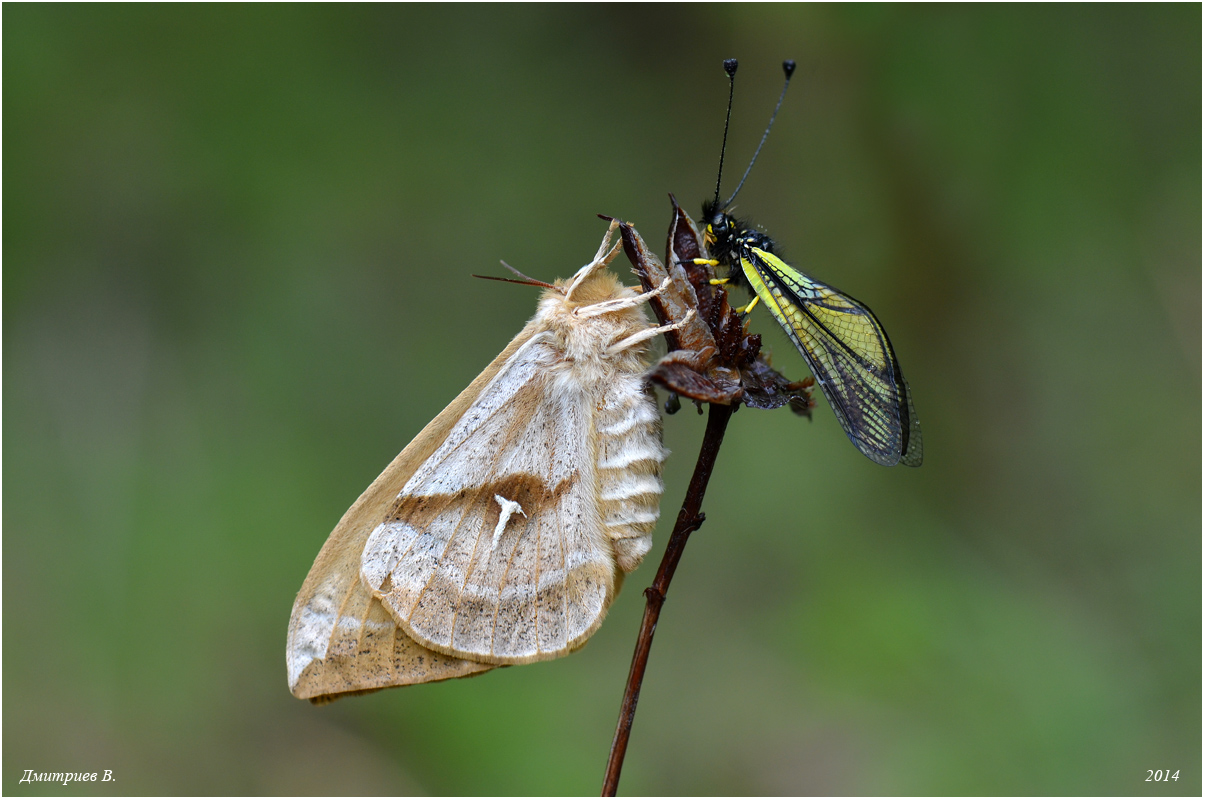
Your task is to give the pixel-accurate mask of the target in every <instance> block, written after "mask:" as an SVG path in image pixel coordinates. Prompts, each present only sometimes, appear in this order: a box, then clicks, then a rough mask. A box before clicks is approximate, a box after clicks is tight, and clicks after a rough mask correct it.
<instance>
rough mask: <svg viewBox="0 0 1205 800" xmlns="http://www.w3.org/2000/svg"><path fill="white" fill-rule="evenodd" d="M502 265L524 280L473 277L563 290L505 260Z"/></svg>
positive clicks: (486, 276) (488, 276) (483, 276)
mask: <svg viewBox="0 0 1205 800" xmlns="http://www.w3.org/2000/svg"><path fill="white" fill-rule="evenodd" d="M502 266H504V267H506V268H507V269H509V270H510V271H511V272H513V273H515V274H516V275H518V276H519V277H520V278H522V279H523V280H520V281H517V280H515V279H514V278H498V277H495V276H493V275H473V277H474V278H481V279H482V280H483V281H501V282H502V283H518V284H520V285H522V286H539V287H541V288H543V289H556V290H557V291H561V290H560V289H559V288H557V287H556V286H553V285H552V284H551V283H545V282H544V281H537V280H536V279H535V278H529V277H527V276H526V275H524V274H523V273H522V272H519V270H517V269H515V268H514V267H512V266H511V265H510V264H507V263H506V262H505V261H503V262H502Z"/></svg>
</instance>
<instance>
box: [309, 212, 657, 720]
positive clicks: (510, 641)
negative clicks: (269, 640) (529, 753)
mask: <svg viewBox="0 0 1205 800" xmlns="http://www.w3.org/2000/svg"><path fill="white" fill-rule="evenodd" d="M614 228H615V225H614V224H612V226H611V228H609V229H608V231H607V234H606V236H604V238H603V243H602V246H601V247H600V248H599V250H598V253H597V254H596V255H595V257H594V259H593V260H591V262H590V263H589V264H587V265H586V266H584V267H582V268H581V269H580V270H578V272H577V273H576V274H575V275H574V276H573V277H572V278H571V279H569V280H568V281H564V282H557V283H556V284H555V285H553V286H552V287H551V288H548V289H546V290H545V291H544V293H543V295H542V296H541V298H540V301H539V306H538V310H537V312H536V315H535V317H533V318H532V319H531V321H530V322H528V324H527V325H526V326H525V327H524V329H523V330H522V331H521V332H520V333H519V335H518V336H516V337H515V339H514V340H513V341H512V342H511V343H510V344H509V345H508V346H507V348H506V349H505V350H504V351H503V352H502V353H501V354H500V355H499V356H498V357H497V358H496V359H494V361H493V362H492V363H491V364H490V365H489V366H488V367H487V368H486V369H485V371H484V372H482V373H481V375H479V376H478V377H477V379H476V380H474V381H473V383H472V384H471V385H470V386H469V387H468V388H467V389H466V390H465V391H464V392H462V393H461V394H460V396H459V397H457V398H456V400H454V401H453V402H452V404H451V405H449V406H448V407H447V408H446V409H444V411H443V412H442V413H441V414H440V415H439V416H437V417H436V418H435V419H434V420H433V421H432V422H431V423H430V424H429V425H428V426H427V427H426V428H424V429H423V431H422V432H421V433H420V434H419V435H418V436H417V437H416V438H415V439H414V441H412V442H411V443H410V444H409V445H408V446H407V447H406V448H405V449H404V450H403V451H402V452H401V453H400V454H399V455H398V457H397V458H395V459H394V461H393V462H392V463H391V464H390V465H389V466H388V467H387V468H386V469H385V471H384V472H382V473H381V475H380V476H379V477H378V478H377V480H376V481H374V482H373V484H372V485H371V486H369V488H368V489H367V490H366V491H365V492H364V494H363V495H361V497H360V499H359V500H357V501H356V503H355V504H354V505H353V506H352V507H351V508H350V509H349V510H348V512H347V513H346V514H345V515H344V517H343V519H342V520H340V522H339V525H338V526H336V528H335V530H334V531H333V532H332V533H331V536H330V538H329V539H328V540H327V542H326V544H325V545H324V547H323V548H322V552H321V553H319V555H318V559H317V560H316V561H315V563H314V566H313V568H312V569H311V570H310V574H309V576H308V577H307V578H306V581H305V583H304V584H303V586H302V589H301V592H300V593H299V594H298V597H297V601H296V603H295V604H294V607H293V615H292V619H291V620H290V623H289V640H288V652H287V661H288V670H289V686H290V689H291V690H292V691H293V693H294V694H295V695H297V696H298V697H309V698H321V697H329V696H332V695H338V694H340V693H346V692H356V691H364V690H372V689H377V688H384V687H386V686H397V685H405V684H410V683H422V682H426V681H432V680H442V679H445V678H452V677H461V676H465V675H471V674H476V673H479V672H482V671H485V670H488V669H491V668H492V667H494V666H496V665H500V664H519V663H526V662H531V661H540V660H545V659H551V658H557V657H558V656H561V655H564V654H566V653H568V652H571V651H573V650H574V649H576V648H578V647H580V646H581V645H582V644H584V643H585V641H586V639H587V638H588V637H589V636H590V635H591V634H592V633H593V632H594V631H595V630H596V629H597V627H598V625H599V624H601V622H602V619H603V617H604V615H605V614H606V610H607V608H608V606H609V605H610V603H611V601H612V600H613V599H614V596H615V593H616V591H617V590H618V587H619V584H620V581H621V579H622V575H623V574H624V573H626V572H629V571H631V570H633V569H635V568H636V566H637V565H639V563H640V561H641V559H642V558H643V557H644V555H645V553H647V552H648V550H649V547H650V546H651V543H652V540H651V535H652V530H653V526H654V525H655V523H656V520H657V517H658V513H659V503H660V497H661V492H662V483H661V465H662V462H663V461H664V459H665V456H666V451H665V449H664V448H663V447H662V444H661V422H660V417H659V415H658V413H657V407H656V403H655V400H654V399H653V397H652V394H651V391H650V390H649V388H648V387H647V385H646V383H645V379H644V373H645V370H646V369H647V367H648V356H647V354H646V348H645V344H646V343H647V341H648V340H649V339H651V338H652V337H653V336H656V335H658V334H660V333H663V332H664V331H665V329H664V328H656V327H652V326H651V325H650V324H649V322H648V320H647V318H646V317H645V314H644V312H643V309H642V307H641V305H642V304H643V302H644V301H645V300H646V299H648V297H649V296H650V295H652V294H654V293H656V292H658V291H660V289H657V290H654V291H653V292H647V293H645V294H643V295H640V294H637V293H636V292H635V291H634V290H632V289H629V288H626V287H624V286H622V285H621V284H620V282H619V281H618V279H616V278H615V276H614V275H612V274H611V273H610V272H608V271H607V270H606V266H607V265H608V264H609V263H610V261H611V259H613V258H614V257H615V255H616V253H617V252H618V245H617V246H616V247H611V244H610V242H611V235H612V233H613V231H614Z"/></svg>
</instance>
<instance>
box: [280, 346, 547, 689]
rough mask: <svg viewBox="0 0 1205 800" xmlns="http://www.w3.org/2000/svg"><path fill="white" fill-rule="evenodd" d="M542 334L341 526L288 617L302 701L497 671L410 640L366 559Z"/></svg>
mask: <svg viewBox="0 0 1205 800" xmlns="http://www.w3.org/2000/svg"><path fill="white" fill-rule="evenodd" d="M536 330H537V328H536V326H535V325H534V324H528V326H527V327H525V328H524V329H523V330H522V331H521V332H520V333H519V335H518V336H516V337H515V338H514V340H512V341H511V343H510V344H509V345H507V347H506V349H504V350H503V351H502V352H501V353H500V354H499V355H498V357H497V358H495V359H494V360H493V361H492V362H491V363H490V364H489V366H487V367H486V368H485V369H484V370H483V371H482V373H481V374H480V375H478V376H477V378H476V380H474V381H473V382H472V383H471V384H470V385H469V386H468V387H467V388H466V389H465V390H464V391H463V392H461V393H460V395H459V396H458V397H457V398H456V399H455V400H453V401H452V402H451V403H450V404H449V405H448V407H447V408H445V409H444V410H443V411H442V412H440V414H439V415H438V416H437V417H436V418H435V419H433V420H431V422H430V423H429V424H428V425H427V426H426V427H425V428H423V430H422V432H420V433H419V434H418V436H416V437H414V441H412V442H410V444H408V445H407V446H406V448H405V449H404V450H402V452H401V453H399V454H398V455H397V457H396V458H394V459H393V461H392V462H390V464H389V466H387V467H386V468H385V470H384V471H383V472H382V473H381V474H380V475H379V476H378V477H377V479H376V480H374V481H373V482H372V485H371V486H369V487H368V488H367V489H365V490H364V493H363V494H362V495H360V498H359V499H358V500H356V502H355V503H354V504H353V505H352V507H351V508H349V509H348V510H347V513H345V514H344V515H343V518H342V519H341V520H339V524H338V525H337V526H335V530H334V531H333V532H332V533H331V535H330V537H329V538H328V539H327V541H326V544H325V545H323V547H322V552H320V553H319V554H318V558H317V560H315V561H314V566H313V567H312V568H311V569H310V572H309V575H308V576H307V577H306V579H305V583H304V584H302V587H301V591H300V592H298V594H297V600H296V602H295V603H294V604H293V615H292V617H291V618H290V620H289V636H288V646H287V651H286V656H287V662H288V674H289V689H290V690H291V691H292V692H293V694H295V695H296V696H297V697H301V698H310V699H313V700H315V701H318V700H320V699H322V698H328V699H329V698H332V697H335V696H338V695H340V694H345V693H355V692H363V691H371V690H373V689H382V688H385V687H387V686H402V685H405V684H411V683H425V682H427V681H433V680H444V679H447V678H456V677H461V676H464V675H472V674H476V673H478V672H482V671H485V670H488V669H492V668H493V665H490V664H481V663H476V662H473V661H467V660H462V659H458V658H454V657H452V658H449V657H447V656H444V655H442V654H440V653H436V652H433V651H431V650H430V649H428V648H426V647H423V646H422V645H421V644H419V643H418V642H416V641H414V640H413V639H412V638H410V636H408V635H407V634H406V633H405V631H403V630H402V629H401V628H399V627H398V626H397V623H396V621H395V620H394V619H393V617H392V616H391V615H390V614H389V612H388V611H386V610H385V607H384V606H383V605H382V604H381V601H380V600H378V599H377V598H375V597H373V596H372V595H371V594H370V593H369V591H368V588H367V587H366V586H365V585H364V583H363V582H362V581H361V580H360V554H361V552H362V551H363V549H364V543H365V541H366V540H367V539H368V536H369V534H370V533H372V531H373V530H374V529H375V528H376V526H377V524H378V523H379V522H380V521H381V520H382V519H383V518H384V516H385V514H386V512H388V511H389V509H390V508H391V507H392V506H393V504H394V503H395V502H396V498H397V496H398V493H399V492H400V491H401V489H402V487H403V486H404V485H405V484H406V482H407V481H409V480H410V478H411V477H413V475H414V473H415V471H416V470H418V469H419V468H420V467H421V466H422V465H423V463H424V462H426V460H427V459H428V458H429V457H430V456H431V454H432V453H433V452H435V450H436V449H437V448H438V446H439V443H440V442H442V441H443V440H444V439H445V438H446V437H447V435H448V432H449V431H450V430H451V429H452V428H453V427H455V426H456V424H457V423H458V422H459V421H460V419H461V418H462V417H463V415H464V414H465V412H466V411H467V410H468V409H469V408H471V407H472V406H473V404H474V403H476V401H477V399H478V397H479V396H480V394H481V392H482V390H483V389H484V388H485V387H486V386H488V385H490V384H491V383H492V382H493V380H494V378H495V377H496V376H497V374H498V372H499V371H500V370H501V369H503V368H504V367H505V366H506V365H507V364H510V363H511V361H512V359H513V357H514V355H515V353H516V352H518V351H519V349H520V348H522V347H523V345H525V344H526V343H527V342H528V341H529V340H530V339H531V337H532V336H533V335H534V334H535V332H536Z"/></svg>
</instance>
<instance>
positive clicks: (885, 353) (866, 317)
mask: <svg viewBox="0 0 1205 800" xmlns="http://www.w3.org/2000/svg"><path fill="white" fill-rule="evenodd" d="M741 268H742V270H743V272H744V273H745V277H746V278H747V279H748V280H749V283H750V284H751V285H752V286H753V289H754V291H756V292H757V295H758V297H759V298H761V300H762V302H763V303H765V304H766V307H767V308H768V309H769V310H770V313H771V314H773V315H774V318H775V319H777V320H778V323H779V324H780V325H781V326H782V327H783V330H785V331H786V332H787V335H788V336H790V337H791V340H792V341H793V342H794V343H795V346H796V347H797V348H798V349H799V352H800V353H802V354H803V357H804V358H805V359H806V360H807V362H808V366H809V367H811V370H812V373H813V375H814V376H815V378H816V382H817V383H819V384H820V388H821V389H823V391H824V396H825V397H826V398H828V402H829V405H830V406H832V408H833V412H834V413H835V414H836V415H837V420H838V421H839V422H840V423H841V427H842V428H844V429H845V433H846V434H847V435H848V436H849V438H850V441H852V442H853V443H854V445H855V446H856V447H857V448H858V449H859V450H861V451H862V453H863V454H864V455H865V456H866V457H867V458H869V459H871V460H872V461H875V462H877V463H879V464H883V465H885V466H894V465H896V464H898V463H903V464H905V465H907V466H910V467H916V466H920V463H921V458H922V446H921V434H920V423H919V421H918V420H917V418H916V412H915V410H914V409H913V407H912V395H911V391H910V389H909V388H908V382H907V381H905V380H904V376H903V374H902V373H901V372H900V367H899V362H898V361H897V360H896V357H895V351H894V350H893V349H892V347H891V342H890V340H889V339H888V338H887V332H886V331H884V330H883V326H882V325H881V324H879V321H878V319H877V318H876V317H875V315H874V313H873V312H871V310H870V309H869V308H867V307H866V306H865V305H863V304H862V303H860V302H858V301H857V300H855V299H853V298H852V297H850V296H849V295H846V294H842V293H841V292H839V291H837V290H836V289H833V288H832V287H830V286H826V285H825V284H823V283H820V282H819V281H817V280H814V279H813V278H810V277H808V276H807V275H804V274H803V273H802V272H800V271H798V270H796V269H795V268H793V267H791V266H790V265H789V264H787V263H786V262H784V261H783V260H782V259H780V258H778V257H777V256H775V255H774V254H773V253H768V252H766V251H764V250H761V249H758V248H750V249H749V250H748V251H747V253H746V254H744V255H742V257H741Z"/></svg>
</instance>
